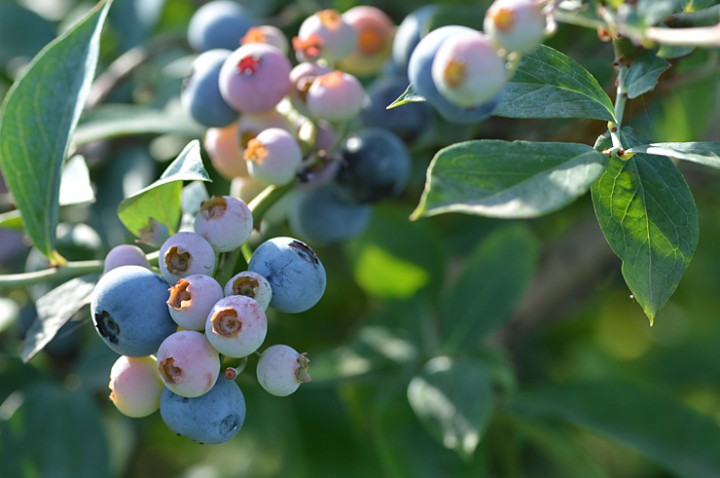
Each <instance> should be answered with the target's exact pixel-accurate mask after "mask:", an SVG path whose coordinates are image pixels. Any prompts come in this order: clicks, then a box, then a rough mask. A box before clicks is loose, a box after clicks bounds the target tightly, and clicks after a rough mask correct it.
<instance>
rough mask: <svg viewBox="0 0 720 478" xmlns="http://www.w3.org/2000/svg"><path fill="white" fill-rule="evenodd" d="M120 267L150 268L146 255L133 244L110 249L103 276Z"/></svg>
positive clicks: (106, 257)
mask: <svg viewBox="0 0 720 478" xmlns="http://www.w3.org/2000/svg"><path fill="white" fill-rule="evenodd" d="M120 266H141V267H145V268H146V269H149V268H150V263H148V260H147V258H146V257H145V253H144V252H143V251H142V249H140V248H139V247H138V246H134V245H132V244H120V245H118V246H115V247H113V248H112V249H110V250H109V251H108V253H107V255H106V256H105V266H104V268H103V274H105V273H106V272H108V271H111V270H113V269H117V268H118V267H120Z"/></svg>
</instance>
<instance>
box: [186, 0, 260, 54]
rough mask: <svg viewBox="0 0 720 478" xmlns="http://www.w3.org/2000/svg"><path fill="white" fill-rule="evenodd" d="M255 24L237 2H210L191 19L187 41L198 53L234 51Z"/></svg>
mask: <svg viewBox="0 0 720 478" xmlns="http://www.w3.org/2000/svg"><path fill="white" fill-rule="evenodd" d="M254 23H255V20H254V19H253V18H252V16H251V15H250V14H249V13H248V12H247V11H246V10H245V9H244V8H243V7H242V6H241V5H240V4H239V3H237V2H232V1H228V0H217V1H212V2H208V3H206V4H205V5H203V6H202V7H200V8H198V9H197V11H196V12H195V13H194V14H193V16H192V18H191V19H190V23H189V24H188V42H189V43H190V46H191V47H192V48H193V49H194V50H195V51H197V52H204V51H208V50H213V49H215V48H224V49H226V50H234V49H236V48H237V47H238V46H239V45H240V39H241V38H242V37H243V36H244V35H245V33H246V32H247V30H248V29H249V28H250V27H251V26H252V25H253V24H254Z"/></svg>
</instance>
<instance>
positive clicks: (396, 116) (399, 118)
mask: <svg viewBox="0 0 720 478" xmlns="http://www.w3.org/2000/svg"><path fill="white" fill-rule="evenodd" d="M407 86H408V80H407V79H405V78H403V77H401V76H383V77H380V78H378V79H377V80H376V81H374V82H373V83H371V84H370V86H369V87H368V89H367V98H366V101H365V104H363V108H362V111H361V113H360V115H361V116H360V117H361V119H362V122H363V124H364V125H365V127H368V128H369V127H376V128H383V129H387V130H389V131H392V132H393V133H395V134H396V135H398V136H400V137H401V138H402V139H403V140H405V141H412V140H414V139H415V138H418V137H419V136H421V135H422V134H423V133H424V132H425V131H426V130H427V128H428V126H429V125H430V122H431V119H432V109H431V107H430V105H429V104H428V103H427V102H420V103H408V104H406V105H403V106H402V107H400V108H393V109H391V110H389V109H387V108H386V107H387V106H388V105H389V104H390V103H392V102H393V101H395V100H396V99H397V98H398V97H399V96H400V95H402V94H403V93H404V92H405V89H406V88H407Z"/></svg>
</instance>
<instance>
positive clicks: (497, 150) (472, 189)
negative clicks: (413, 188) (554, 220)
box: [412, 140, 607, 218]
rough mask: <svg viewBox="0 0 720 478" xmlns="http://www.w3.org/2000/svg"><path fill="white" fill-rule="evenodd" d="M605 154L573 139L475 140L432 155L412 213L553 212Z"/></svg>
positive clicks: (598, 168) (595, 171) (580, 188)
mask: <svg viewBox="0 0 720 478" xmlns="http://www.w3.org/2000/svg"><path fill="white" fill-rule="evenodd" d="M606 167H607V158H606V157H605V156H604V155H603V154H601V153H598V152H597V151H595V150H594V149H592V148H591V147H590V146H587V145H584V144H575V143H534V142H527V141H513V142H508V141H500V140H477V141H466V142H463V143H457V144H453V145H451V146H448V147H446V148H444V149H441V150H440V151H439V152H438V153H437V154H436V155H435V157H434V158H433V160H432V162H431V164H430V167H429V168H428V173H427V182H426V183H425V190H424V191H423V195H422V198H421V199H420V204H419V205H418V207H417V209H416V210H415V212H413V216H412V217H413V218H418V217H421V216H433V215H436V214H443V213H447V212H462V213H466V214H477V215H481V216H491V217H502V218H531V217H538V216H542V215H544V214H548V213H550V212H553V211H556V210H558V209H560V208H562V207H564V206H566V205H568V204H570V203H571V202H573V201H574V200H575V199H577V198H578V197H580V196H582V195H583V194H585V192H587V190H588V189H589V188H590V185H591V184H592V183H593V182H595V180H596V179H597V178H598V177H599V176H600V175H601V174H602V172H603V171H604V170H605V168H606Z"/></svg>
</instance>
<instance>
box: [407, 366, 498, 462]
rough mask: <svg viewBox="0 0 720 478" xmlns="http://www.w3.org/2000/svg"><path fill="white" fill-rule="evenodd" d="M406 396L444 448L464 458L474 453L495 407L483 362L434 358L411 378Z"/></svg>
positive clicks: (488, 376) (488, 377) (489, 381)
mask: <svg viewBox="0 0 720 478" xmlns="http://www.w3.org/2000/svg"><path fill="white" fill-rule="evenodd" d="M407 395H408V401H409V402H410V406H411V407H412V409H413V410H414V411H415V414H416V415H417V416H418V418H419V419H420V421H421V422H422V423H423V424H424V425H425V427H426V428H427V429H428V431H429V432H430V434H431V435H433V436H434V437H435V439H436V440H437V441H439V442H440V443H441V444H442V445H443V446H444V447H445V448H449V449H451V450H455V451H456V452H457V453H459V454H460V455H461V456H462V457H466V458H467V457H470V456H472V455H473V453H475V449H476V448H477V446H478V444H479V443H480V440H481V438H482V436H483V433H484V432H485V428H486V427H487V424H488V421H489V418H490V413H491V412H492V409H493V407H494V397H493V392H492V386H491V380H490V375H489V374H488V373H487V370H486V369H485V366H484V365H483V364H482V362H479V361H472V362H465V361H459V360H452V359H451V358H449V357H436V358H434V359H432V360H430V361H429V362H428V363H427V364H426V365H425V367H423V371H422V373H421V374H420V375H417V376H415V377H414V378H413V379H412V380H410V384H409V385H408V391H407Z"/></svg>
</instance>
